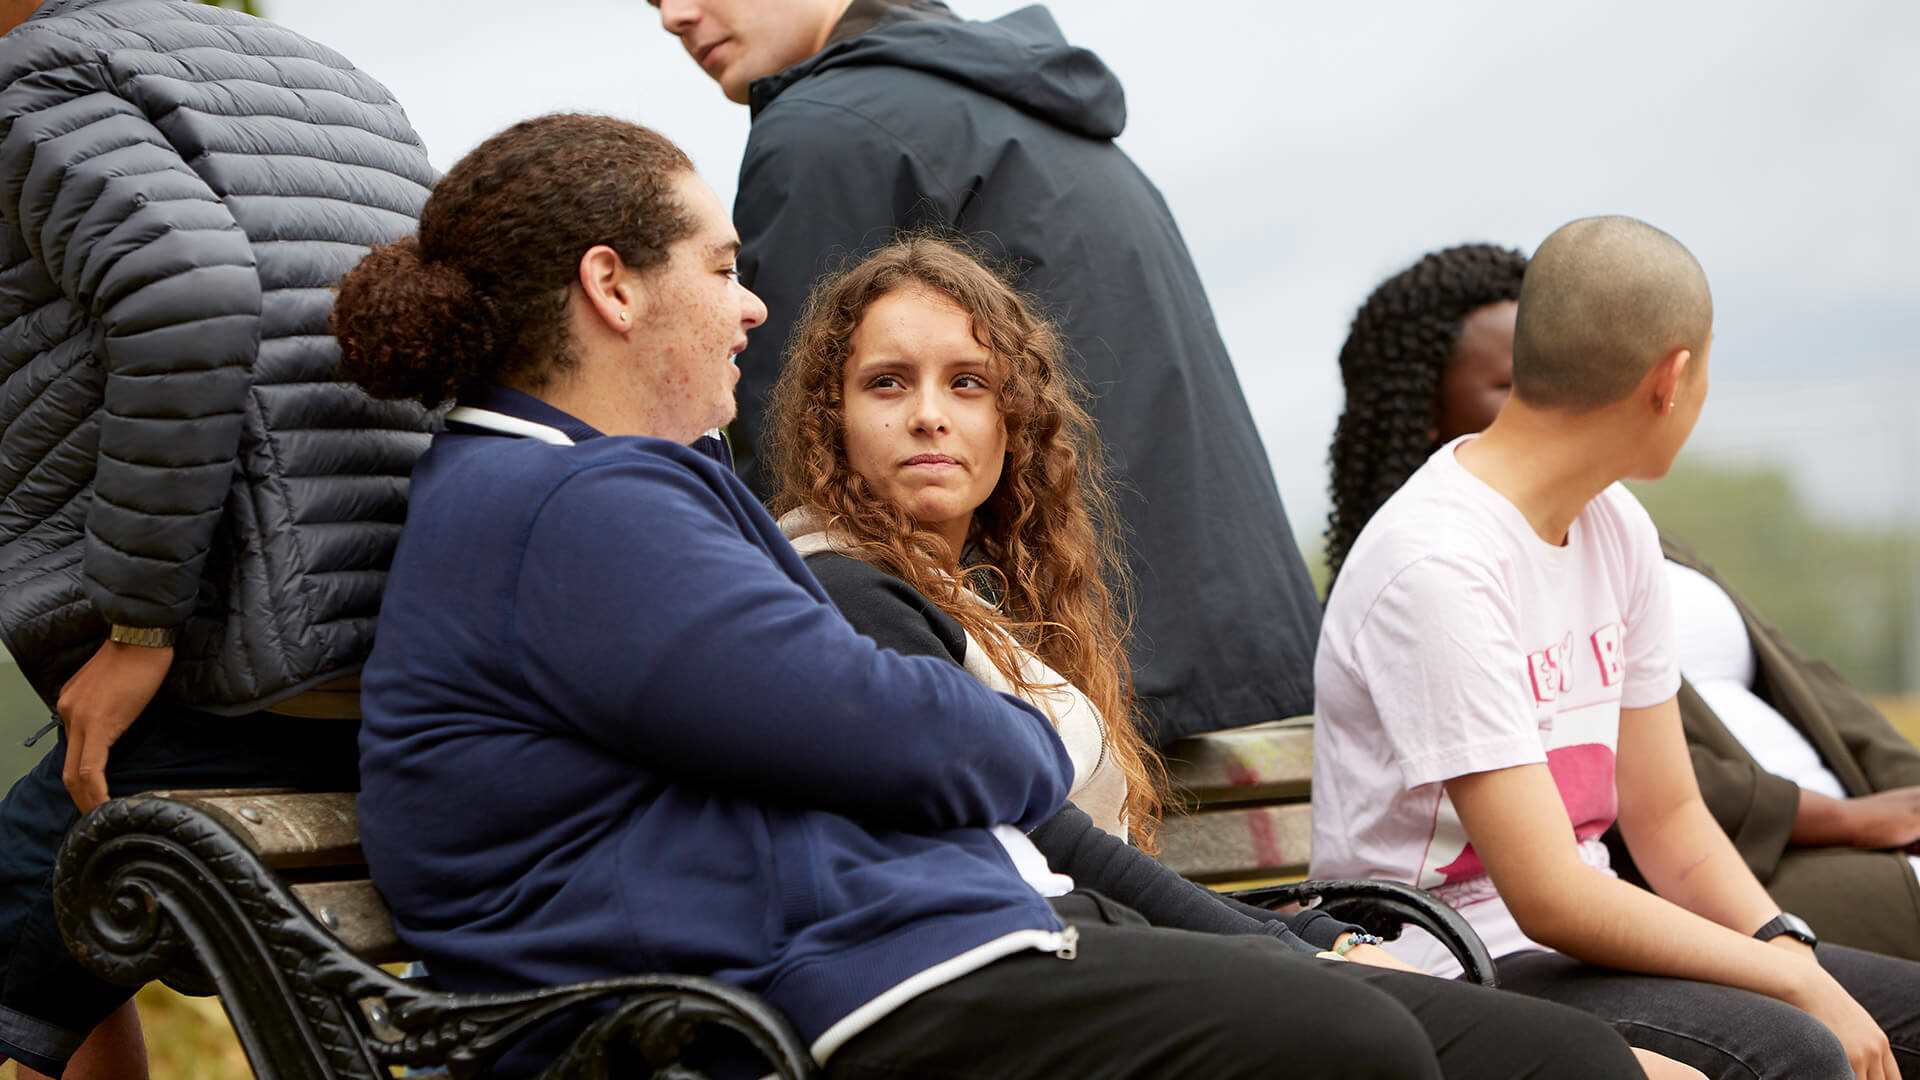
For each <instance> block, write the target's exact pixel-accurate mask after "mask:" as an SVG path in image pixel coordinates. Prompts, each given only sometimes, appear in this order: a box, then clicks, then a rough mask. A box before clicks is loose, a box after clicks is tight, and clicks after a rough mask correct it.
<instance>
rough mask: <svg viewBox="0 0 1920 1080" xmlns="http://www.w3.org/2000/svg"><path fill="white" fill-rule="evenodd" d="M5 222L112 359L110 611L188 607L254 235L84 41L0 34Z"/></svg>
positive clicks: (220, 497) (236, 413)
mask: <svg viewBox="0 0 1920 1080" xmlns="http://www.w3.org/2000/svg"><path fill="white" fill-rule="evenodd" d="M0 218H4V219H5V222H6V225H7V226H8V227H10V228H13V229H15V230H18V232H19V233H20V234H21V235H22V236H23V237H24V238H25V240H26V242H27V245H28V248H29V249H30V250H31V251H32V252H33V254H34V257H35V261H36V262H37V263H38V265H39V266H40V268H41V269H42V270H44V271H45V273H46V274H47V275H48V277H49V278H50V279H52V280H53V281H54V282H55V283H56V284H58V285H59V287H60V289H61V291H62V292H63V293H65V294H66V297H67V299H68V300H69V301H71V302H72V303H73V305H74V307H75V308H76V309H78V311H79V312H80V313H81V314H82V316H83V317H84V318H85V319H87V320H88V322H89V323H90V324H91V329H92V330H93V335H92V342H93V345H94V349H95V353H96V357H97V359H98V361H99V364H100V368H101V370H102V371H104V373H105V380H104V383H105V385H104V388H103V391H102V394H103V399H104V404H103V407H102V408H101V410H100V412H99V436H98V439H99V441H98V451H97V454H96V469H95V475H94V488H93V503H92V505H91V507H90V508H89V509H88V512H87V523H86V547H85V558H84V563H83V566H82V569H83V571H84V578H85V583H86V590H87V594H88V596H89V597H90V598H91V599H92V601H93V604H94V607H95V608H96V609H97V610H98V611H99V613H100V615H101V616H102V617H103V618H105V619H106V620H107V621H109V622H114V623H122V624H127V625H132V626H177V625H179V624H180V623H182V622H184V621H185V620H186V618H187V616H188V614H190V613H191V612H192V610H193V606H194V600H195V597H196V595H197V594H198V592H199V585H200V574H201V568H202V565H203V564H204V563H205V561H206V557H207V553H208V550H209V549H210V548H211V547H212V543H213V534H214V528H215V525H216V524H217V522H218V520H219V516H220V510H221V506H222V504H223V503H224V502H225V500H226V497H227V489H228V487H229V485H230V483H231V480H232V476H233V471H234V465H235V458H236V456H237V454H238V448H239V443H240V432H241V423H242V417H243V409H244V407H245V404H246V399H247V394H248V391H249V387H250V386H251V383H252V365H253V360H254V356H255V354H256V353H257V352H258V349H259V344H260V311H261V288H260V277H259V274H258V273H257V271H256V270H255V266H254V256H253V247H252V245H251V243H249V241H248V239H247V236H246V234H245V233H243V232H242V231H241V230H240V226H239V225H238V224H236V223H235V221H234V218H233V215H232V213H231V212H229V210H228V208H227V205H226V203H224V202H223V201H221V199H220V197H219V196H218V195H216V194H215V193H214V192H213V191H212V190H211V189H210V188H209V187H208V186H207V184H206V183H205V181H203V180H202V179H201V178H200V175H199V174H198V173H196V172H194V170H193V169H192V168H191V167H190V166H188V165H187V163H186V162H185V161H183V160H182V159H181V156H180V153H179V152H178V151H177V150H176V149H175V148H174V147H173V145H172V143H171V142H169V141H168V139H167V137H166V136H165V135H164V134H163V133H162V132H161V131H160V130H159V129H158V128H156V127H155V126H154V124H153V122H152V121H151V120H150V119H149V118H148V117H147V116H146V115H145V114H144V113H143V112H142V111H141V109H140V107H139V106H137V105H135V104H134V103H133V102H130V101H128V100H127V99H126V98H125V97H124V96H123V91H122V88H121V87H119V86H118V85H116V84H115V82H114V80H113V78H112V75H111V73H110V72H109V71H108V70H107V67H106V65H105V64H104V63H103V62H102V60H101V57H100V54H99V51H98V50H97V49H95V48H91V47H89V46H86V45H83V44H80V43H78V42H74V41H71V40H69V39H67V38H65V37H63V36H62V35H61V34H60V33H58V32H57V31H56V30H54V29H52V28H49V27H47V26H44V25H41V24H38V23H29V24H27V25H25V26H22V27H21V28H20V29H18V30H16V31H14V32H13V33H11V34H8V35H7V36H6V38H5V40H4V42H3V43H0Z"/></svg>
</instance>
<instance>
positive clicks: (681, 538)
mask: <svg viewBox="0 0 1920 1080" xmlns="http://www.w3.org/2000/svg"><path fill="white" fill-rule="evenodd" d="M635 457H636V460H632V461H623V462H621V463H618V464H610V465H601V466H597V467H594V468H591V469H588V470H586V471H583V472H581V473H579V474H576V475H575V476H574V477H573V478H572V479H570V480H568V481H567V482H566V483H565V484H564V485H563V486H562V487H561V489H560V490H559V491H557V492H555V493H554V495H553V496H552V497H551V498H550V499H549V500H548V502H547V504H546V506H545V507H544V508H543V509H542V511H541V513H540V516H539V518H538V519H537V520H536V522H535V524H534V526H533V530H532V533H531V535H530V537H529V541H528V547H527V557H526V561H525V563H524V565H523V567H522V571H521V576H520V584H519V586H518V589H517V593H516V599H515V610H516V613H517V614H516V625H515V631H516V633H517V635H518V638H519V646H520V651H521V653H522V655H523V656H524V660H523V664H524V667H525V670H526V678H527V679H528V681H529V684H530V689H531V690H532V691H533V693H534V694H535V695H536V696H538V697H540V698H542V699H544V700H546V701H549V702H551V703H552V705H553V709H554V712H555V714H556V715H557V716H558V717H559V718H560V720H561V721H562V722H564V723H568V724H571V725H573V726H575V727H576V728H578V729H579V730H580V731H581V732H582V734H583V735H584V736H585V737H587V738H590V739H593V740H594V741H596V742H599V743H601V744H602V745H605V746H607V747H609V748H610V749H611V750H613V751H614V752H616V753H620V754H624V755H627V756H630V757H631V758H632V759H633V760H634V761H635V762H636V763H637V764H639V765H641V766H642V767H644V768H647V769H650V770H659V771H663V772H672V773H674V774H677V775H681V776H685V777H688V778H692V779H696V780H698V781H700V782H704V783H707V784H710V785H712V786H713V787H715V788H720V789H727V790H739V791H744V792H747V793H749V794H751V795H752V797H754V798H756V799H762V800H765V801H769V802H784V803H789V804H791V805H795V806H801V807H808V808H815V809H823V810H830V811H833V812H835V813H841V814H845V815H847V816H849V817H854V818H858V819H861V820H866V821H870V822H874V823H877V824H883V825H887V826H890V827H899V828H911V829H916V830H939V829H947V828H962V827H976V826H989V825H997V824H1013V825H1017V826H1020V827H1022V828H1030V827H1032V826H1033V825H1034V824H1037V823H1038V822H1040V821H1042V820H1044V819H1045V818H1046V817H1048V816H1049V815H1051V814H1052V813H1053V812H1054V811H1055V810H1057V809H1059V807H1060V805H1061V804H1062V803H1063V802H1064V801H1065V799H1066V793H1067V787H1068V785H1069V784H1070V782H1071V779H1072V761H1071V759H1070V758H1069V757H1068V756H1067V752H1066V748H1065V747H1064V746H1062V745H1061V744H1060V740H1059V738H1058V737H1057V736H1055V735H1054V733H1053V729H1052V726H1051V725H1050V724H1049V723H1048V722H1047V720H1046V719H1045V717H1043V716H1042V715H1041V714H1040V713H1039V712H1037V711H1035V710H1034V709H1031V708H1029V707H1027V706H1026V705H1024V704H1022V703H1020V702H1017V701H1015V700H1014V699H1012V698H1009V697H1006V696H1004V695H1000V694H996V693H994V692H992V691H990V690H988V689H986V688H985V687H983V686H981V685H980V684H979V683H978V682H977V681H976V680H974V679H973V678H972V677H970V676H968V675H967V674H966V673H965V672H963V671H961V670H960V669H958V668H956V667H954V666H953V665H952V664H949V663H945V662H941V661H934V660H928V659H924V658H919V657H903V656H900V655H898V654H896V653H893V652H889V651H886V650H883V649H881V648H879V647H877V646H876V645H875V644H874V643H873V642H872V641H870V640H868V639H867V638H864V637H861V636H860V635H859V634H857V633H855V632H854V631H853V628H852V627H850V626H848V625H847V622H846V620H844V619H842V618H841V617H840V615H839V614H838V613H837V612H836V611H834V609H833V607H832V606H831V605H829V604H826V603H823V602H821V601H820V600H819V599H817V598H815V596H814V595H812V594H811V593H809V592H808V590H807V589H806V588H804V587H803V586H802V585H801V584H800V583H799V582H797V581H795V580H794V579H793V578H792V577H790V576H789V575H788V574H787V573H786V572H785V571H783V570H782V569H781V567H780V566H779V565H777V564H776V563H775V562H774V560H773V559H772V558H771V557H770V556H769V554H768V552H766V551H765V550H763V549H762V548H760V547H758V546H756V545H755V544H754V543H753V542H751V541H750V540H749V539H747V538H746V537H745V536H743V535H741V532H740V529H739V527H738V525H737V524H736V523H735V522H734V521H733V519H732V518H731V517H730V516H729V511H728V510H727V509H726V507H725V506H724V504H723V502H722V500H721V499H720V498H719V497H718V496H717V495H716V494H715V493H714V492H712V491H710V490H708V489H706V487H705V486H704V481H703V480H702V479H701V478H699V477H697V476H696V475H695V474H694V473H693V472H691V471H690V470H688V469H686V468H684V467H682V466H679V465H677V464H674V463H672V462H669V461H666V460H664V459H652V458H648V457H646V456H644V455H639V454H636V455H635Z"/></svg>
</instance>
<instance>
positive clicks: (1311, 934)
mask: <svg viewBox="0 0 1920 1080" xmlns="http://www.w3.org/2000/svg"><path fill="white" fill-rule="evenodd" d="M1281 918H1282V919H1283V920H1284V921H1285V922H1286V923H1287V924H1288V928H1289V929H1291V930H1292V931H1293V932H1294V934H1296V935H1297V936H1298V937H1299V938H1300V940H1302V941H1304V942H1306V943H1307V944H1309V945H1311V946H1313V949H1314V951H1315V952H1319V951H1322V950H1325V949H1331V948H1333V943H1334V942H1336V941H1338V940H1340V935H1341V934H1346V933H1362V932H1365V929H1366V928H1365V927H1362V926H1355V925H1354V924H1353V923H1350V922H1341V921H1340V920H1339V919H1336V918H1334V917H1333V916H1331V915H1329V914H1327V913H1326V912H1324V911H1321V910H1319V909H1318V908H1307V909H1306V910H1304V911H1300V912H1296V913H1294V914H1292V915H1284V916H1282V917H1281Z"/></svg>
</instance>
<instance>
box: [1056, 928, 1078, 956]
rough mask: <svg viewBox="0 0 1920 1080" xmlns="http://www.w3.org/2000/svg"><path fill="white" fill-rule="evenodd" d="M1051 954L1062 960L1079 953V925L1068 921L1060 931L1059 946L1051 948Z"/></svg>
mask: <svg viewBox="0 0 1920 1080" xmlns="http://www.w3.org/2000/svg"><path fill="white" fill-rule="evenodd" d="M1053 955H1055V956H1057V957H1059V958H1060V959H1062V960H1071V959H1073V958H1074V957H1076V956H1079V955H1080V928H1079V927H1077V926H1074V925H1072V924H1071V923H1069V924H1068V925H1067V928H1066V929H1065V930H1062V931H1060V947H1059V948H1057V949H1055V950H1053Z"/></svg>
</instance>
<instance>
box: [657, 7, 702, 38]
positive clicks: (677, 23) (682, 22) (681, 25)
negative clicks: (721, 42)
mask: <svg viewBox="0 0 1920 1080" xmlns="http://www.w3.org/2000/svg"><path fill="white" fill-rule="evenodd" d="M699 21H700V5H699V4H697V3H695V2H694V0H660V29H662V30H665V31H666V32H667V33H669V34H673V35H675V36H681V35H684V34H686V32H687V31H689V30H691V29H693V26H694V24H695V23H697V22H699Z"/></svg>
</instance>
